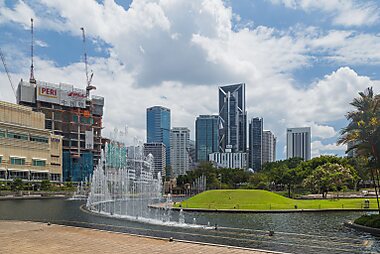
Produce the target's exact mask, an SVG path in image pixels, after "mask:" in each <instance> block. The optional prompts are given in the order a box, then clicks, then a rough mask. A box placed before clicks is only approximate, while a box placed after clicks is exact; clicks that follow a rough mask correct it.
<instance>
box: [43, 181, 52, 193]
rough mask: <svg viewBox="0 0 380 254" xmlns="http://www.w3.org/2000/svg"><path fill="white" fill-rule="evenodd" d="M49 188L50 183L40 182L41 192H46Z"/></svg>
mask: <svg viewBox="0 0 380 254" xmlns="http://www.w3.org/2000/svg"><path fill="white" fill-rule="evenodd" d="M50 188H51V183H50V181H49V180H42V182H41V190H43V191H48V190H50Z"/></svg>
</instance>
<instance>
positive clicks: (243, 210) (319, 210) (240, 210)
mask: <svg viewBox="0 0 380 254" xmlns="http://www.w3.org/2000/svg"><path fill="white" fill-rule="evenodd" d="M151 207H152V208H157V209H160V208H158V207H154V206H151ZM171 209H172V210H177V211H179V210H181V209H182V210H183V211H186V212H206V213H208V212H209V213H215V212H217V213H307V212H313V213H314V212H368V211H377V210H378V209H377V208H368V209H361V208H330V209H288V210H248V209H247V210H245V209H205V208H183V207H172V208H171Z"/></svg>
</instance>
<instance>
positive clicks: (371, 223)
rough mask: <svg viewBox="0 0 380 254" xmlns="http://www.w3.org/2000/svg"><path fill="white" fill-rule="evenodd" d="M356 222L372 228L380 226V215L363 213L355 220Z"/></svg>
mask: <svg viewBox="0 0 380 254" xmlns="http://www.w3.org/2000/svg"><path fill="white" fill-rule="evenodd" d="M355 223H356V224H359V225H363V226H367V227H371V228H380V215H378V214H370V215H363V216H362V217H360V218H357V219H356V220H355Z"/></svg>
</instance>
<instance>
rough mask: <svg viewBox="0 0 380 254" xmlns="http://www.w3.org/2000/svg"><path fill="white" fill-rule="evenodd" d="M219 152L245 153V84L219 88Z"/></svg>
mask: <svg viewBox="0 0 380 254" xmlns="http://www.w3.org/2000/svg"><path fill="white" fill-rule="evenodd" d="M218 129H219V151H220V152H225V151H226V149H228V151H231V152H234V153H235V152H245V151H246V149H247V112H246V111H245V84H244V83H241V84H235V85H227V86H220V87H219V126H218Z"/></svg>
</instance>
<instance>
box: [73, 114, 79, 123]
mask: <svg viewBox="0 0 380 254" xmlns="http://www.w3.org/2000/svg"><path fill="white" fill-rule="evenodd" d="M73 122H74V123H77V122H78V116H77V115H73Z"/></svg>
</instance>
